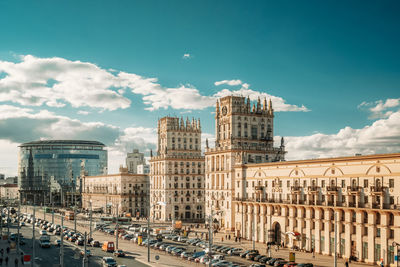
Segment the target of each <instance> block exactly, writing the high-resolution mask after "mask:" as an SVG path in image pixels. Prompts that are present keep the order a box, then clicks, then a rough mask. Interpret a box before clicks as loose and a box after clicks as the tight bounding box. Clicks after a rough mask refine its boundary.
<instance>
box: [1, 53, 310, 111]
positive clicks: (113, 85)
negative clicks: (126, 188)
mask: <svg viewBox="0 0 400 267" xmlns="http://www.w3.org/2000/svg"><path fill="white" fill-rule="evenodd" d="M191 57H192V55H190V54H185V55H184V58H191ZM20 60H21V61H20V62H17V63H14V62H9V61H1V60H0V102H14V103H18V104H21V105H24V106H43V105H46V106H48V107H58V108H61V107H64V106H65V105H67V104H69V105H71V106H72V107H74V108H80V107H90V108H97V109H100V110H110V111H112V110H117V109H125V108H128V107H129V106H130V105H131V100H130V99H128V98H127V97H125V96H124V94H125V92H126V90H130V91H131V92H132V93H134V94H136V95H140V96H141V97H142V99H143V102H144V103H145V104H146V105H147V106H148V107H147V108H146V109H147V110H150V111H154V110H158V109H167V108H172V109H184V110H202V109H205V108H208V107H212V106H214V104H215V102H216V98H217V97H219V96H222V95H227V94H243V95H245V96H247V95H250V97H252V99H253V96H254V95H257V94H258V95H261V96H268V97H271V99H272V101H273V102H274V101H277V103H276V105H275V110H276V111H307V108H306V107H304V106H301V107H298V106H296V105H290V104H286V103H285V100H284V99H283V98H281V97H277V96H271V95H268V94H266V93H261V92H256V91H253V90H250V89H249V84H246V83H243V82H242V81H241V80H224V81H218V82H215V85H222V84H226V85H230V86H234V85H241V87H242V88H241V89H240V90H238V91H232V92H231V91H229V90H227V89H223V90H222V91H220V92H218V93H217V94H215V95H211V96H207V95H202V94H201V93H200V91H199V90H198V89H197V88H195V87H193V86H190V85H178V86H177V87H164V86H162V85H161V84H159V83H158V80H157V78H146V77H143V76H140V75H137V74H134V73H127V72H123V71H116V70H114V69H108V70H106V69H102V68H100V67H99V66H97V65H96V64H93V63H88V62H81V61H71V60H67V59H64V58H59V57H52V58H38V57H34V56H32V55H26V56H21V57H20ZM274 104H275V103H274ZM80 114H83V113H82V112H81V113H80Z"/></svg>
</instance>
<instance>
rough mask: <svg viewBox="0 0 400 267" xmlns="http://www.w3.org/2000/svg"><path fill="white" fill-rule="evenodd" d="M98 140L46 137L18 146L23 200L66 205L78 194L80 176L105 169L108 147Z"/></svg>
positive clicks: (20, 185) (102, 172)
mask: <svg viewBox="0 0 400 267" xmlns="http://www.w3.org/2000/svg"><path fill="white" fill-rule="evenodd" d="M104 147H105V145H104V144H103V143H100V142H97V141H83V140H45V141H34V142H29V143H24V144H22V145H20V146H19V148H20V151H19V161H18V173H19V175H18V185H19V188H20V197H21V202H22V203H24V204H25V203H27V204H36V205H49V204H50V203H54V204H56V205H68V204H71V201H72V200H73V201H74V202H75V203H76V201H77V200H76V197H78V198H80V194H79V190H80V181H81V179H80V177H81V176H82V175H90V176H96V175H102V174H106V173H107V150H105V149H104Z"/></svg>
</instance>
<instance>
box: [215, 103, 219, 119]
mask: <svg viewBox="0 0 400 267" xmlns="http://www.w3.org/2000/svg"><path fill="white" fill-rule="evenodd" d="M215 115H216V116H218V115H219V100H217V104H215Z"/></svg>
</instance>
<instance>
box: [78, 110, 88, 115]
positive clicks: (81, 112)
mask: <svg viewBox="0 0 400 267" xmlns="http://www.w3.org/2000/svg"><path fill="white" fill-rule="evenodd" d="M77 113H78V114H79V115H89V114H90V112H89V111H85V110H79V111H78V112H77Z"/></svg>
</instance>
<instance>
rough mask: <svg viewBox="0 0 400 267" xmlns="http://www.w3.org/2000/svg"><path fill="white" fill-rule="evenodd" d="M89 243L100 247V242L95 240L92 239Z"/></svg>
mask: <svg viewBox="0 0 400 267" xmlns="http://www.w3.org/2000/svg"><path fill="white" fill-rule="evenodd" d="M90 244H91V245H92V247H95V248H99V247H100V242H99V241H97V240H93V241H92V242H91V243H90Z"/></svg>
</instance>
